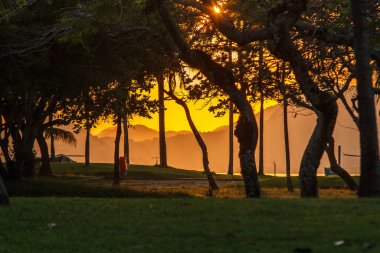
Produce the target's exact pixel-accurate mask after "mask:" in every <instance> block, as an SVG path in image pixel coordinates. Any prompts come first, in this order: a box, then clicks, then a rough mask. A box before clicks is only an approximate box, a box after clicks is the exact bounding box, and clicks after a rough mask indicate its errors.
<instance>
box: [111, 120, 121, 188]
mask: <svg viewBox="0 0 380 253" xmlns="http://www.w3.org/2000/svg"><path fill="white" fill-rule="evenodd" d="M116 125H117V127H116V137H115V153H114V164H113V185H114V186H119V185H120V167H119V163H120V162H119V153H120V152H119V149H120V138H121V116H120V115H119V116H118V117H117V120H116Z"/></svg>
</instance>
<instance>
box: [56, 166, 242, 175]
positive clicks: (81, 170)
mask: <svg viewBox="0 0 380 253" xmlns="http://www.w3.org/2000/svg"><path fill="white" fill-rule="evenodd" d="M52 169H53V173H54V174H58V175H67V174H73V175H88V176H104V177H112V176H113V164H110V163H95V164H92V165H91V166H90V168H85V166H84V164H83V163H52ZM128 178H130V179H178V178H206V176H205V175H204V174H203V173H202V172H200V171H195V170H184V169H177V168H171V167H168V168H162V167H158V166H148V165H133V164H132V165H129V167H128ZM217 178H220V179H228V178H229V179H233V178H241V177H239V176H228V175H217Z"/></svg>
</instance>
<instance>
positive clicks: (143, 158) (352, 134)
mask: <svg viewBox="0 0 380 253" xmlns="http://www.w3.org/2000/svg"><path fill="white" fill-rule="evenodd" d="M339 109H340V112H339V115H338V120H337V125H336V129H335V133H334V137H335V143H336V149H337V146H338V145H341V146H342V152H343V153H346V154H354V155H357V154H359V145H358V143H359V135H358V131H356V130H355V129H354V128H355V126H354V124H353V123H352V120H351V118H350V117H349V115H348V114H347V113H346V111H345V109H344V108H343V107H342V106H340V108H339ZM304 113H305V114H306V113H308V114H310V112H308V111H304ZM256 117H257V119H258V114H257V115H256ZM315 121H316V117H315V116H314V115H309V116H305V115H302V113H298V114H294V113H291V114H289V135H290V152H291V169H292V173H295V174H296V173H298V169H299V165H300V161H301V158H302V154H303V151H304V149H305V147H306V145H307V141H308V140H309V137H310V135H311V133H312V131H313V127H314V125H315ZM264 124H265V129H264V168H265V172H266V173H273V163H274V162H275V163H276V166H277V173H279V174H281V173H285V147H284V132H283V113H282V107H281V106H280V105H276V106H273V107H269V108H267V109H266V110H265V123H264ZM114 136H115V127H112V128H108V129H106V130H104V131H103V132H101V133H100V134H99V135H98V136H91V139H90V143H91V150H90V154H91V162H95V163H100V162H101V163H112V162H113V151H114ZM166 136H167V138H166V142H167V150H168V163H169V165H170V166H173V167H178V168H184V169H193V170H202V155H201V151H200V149H199V147H198V145H197V143H196V140H195V138H194V136H193V134H192V133H191V132H187V131H181V132H167V135H166ZM129 137H130V150H131V155H130V156H131V163H134V164H152V165H153V164H154V163H155V157H157V156H159V149H158V132H157V131H155V130H153V129H150V128H147V127H145V126H142V125H136V126H134V127H132V128H130V129H129ZM202 137H203V138H204V140H205V142H206V144H207V148H208V152H209V159H210V167H211V169H212V170H213V171H215V172H218V173H225V172H226V171H227V167H228V126H223V127H219V128H218V129H216V130H214V131H212V132H206V133H202ZM77 138H78V145H77V147H75V148H74V147H69V146H68V145H66V144H62V143H56V153H57V154H58V153H64V154H71V155H73V154H74V155H82V154H84V143H85V134H84V132H83V133H80V134H78V135H77ZM122 150H123V149H122V144H121V151H122ZM238 150H239V148H238V143H237V140H236V138H235V142H234V171H235V172H240V165H239V160H238ZM121 155H122V154H121ZM257 155H258V149H257V152H256V157H258V156H257ZM74 159H75V160H77V161H78V162H83V160H84V158H82V157H75V158H74ZM257 161H258V159H257ZM342 165H343V167H344V168H345V169H347V170H348V171H349V172H350V173H354V174H357V173H359V170H358V168H359V158H357V157H350V156H344V155H342ZM323 167H329V162H328V159H327V157H326V156H324V158H323V159H322V162H321V166H320V168H323ZM319 173H323V171H322V170H320V171H319Z"/></svg>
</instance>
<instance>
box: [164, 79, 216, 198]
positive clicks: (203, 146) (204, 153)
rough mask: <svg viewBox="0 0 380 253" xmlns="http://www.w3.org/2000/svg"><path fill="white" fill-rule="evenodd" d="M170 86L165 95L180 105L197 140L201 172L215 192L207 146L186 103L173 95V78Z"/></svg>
mask: <svg viewBox="0 0 380 253" xmlns="http://www.w3.org/2000/svg"><path fill="white" fill-rule="evenodd" d="M170 79H171V82H172V83H171V84H170V87H169V90H164V92H165V94H167V95H168V96H169V97H170V98H171V99H173V100H174V101H175V102H176V103H177V104H178V105H180V106H181V107H182V108H183V110H184V111H185V114H186V119H187V121H188V123H189V126H190V129H191V131H192V132H193V134H194V137H195V139H196V140H197V143H198V145H199V147H200V149H201V150H202V164H203V170H204V172H205V173H206V176H207V180H208V182H209V185H210V188H211V190H212V191H216V190H218V189H219V187H218V185H217V184H216V181H215V178H214V176H213V175H212V173H211V171H210V167H209V159H208V152H207V146H206V143H205V142H204V141H203V139H202V136H201V134H200V133H199V131H198V129H197V127H196V126H195V124H194V121H193V119H192V118H191V114H190V110H189V107H188V106H187V104H186V101H184V100H183V99H181V98H179V97H178V96H177V95H176V94H175V93H174V89H175V76H172V77H170Z"/></svg>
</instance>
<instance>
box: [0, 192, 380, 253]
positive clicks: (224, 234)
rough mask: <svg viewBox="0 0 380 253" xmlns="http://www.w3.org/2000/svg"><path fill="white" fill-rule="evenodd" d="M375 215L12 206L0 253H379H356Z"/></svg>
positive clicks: (366, 206)
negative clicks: (338, 244) (337, 244)
mask: <svg viewBox="0 0 380 253" xmlns="http://www.w3.org/2000/svg"><path fill="white" fill-rule="evenodd" d="M379 212H380V201H379V200H374V199H351V200H322V199H320V200H313V199H306V200H283V199H261V200H245V199H124V200H123V199H85V198H37V199H35V198H13V199H12V206H11V207H9V208H2V209H0V227H1V228H2V229H1V230H0V252H2V253H6V252H10V253H17V252H22V253H24V252H28V253H29V252H30V253H33V252H38V253H40V252H239V253H240V252H256V253H260V252H270V253H276V252H281V253H284V252H298V251H294V250H295V249H296V248H300V249H311V250H312V251H299V252H314V253H315V252H321V253H322V252H323V253H329V252H334V253H335V252H336V253H339V252H379V251H380V245H376V244H375V246H374V247H373V248H371V249H369V250H364V249H363V245H364V244H365V243H379V241H378V240H379V238H380V232H379V231H380V216H379V215H378V214H379ZM52 222H54V223H56V224H57V226H56V227H55V228H53V229H49V228H48V227H47V224H48V223H52ZM337 240H345V242H346V244H345V245H343V246H340V247H336V246H334V245H333V243H334V241H337Z"/></svg>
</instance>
